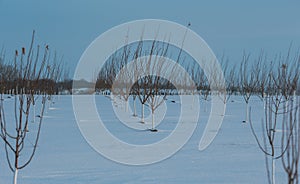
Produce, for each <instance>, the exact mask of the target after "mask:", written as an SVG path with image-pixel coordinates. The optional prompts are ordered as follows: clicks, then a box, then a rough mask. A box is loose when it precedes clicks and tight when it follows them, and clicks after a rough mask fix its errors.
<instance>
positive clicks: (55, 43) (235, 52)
mask: <svg viewBox="0 0 300 184" xmlns="http://www.w3.org/2000/svg"><path fill="white" fill-rule="evenodd" d="M299 8H300V1H296V0H287V1H276V0H275V1H274V0H273V1H271V0H265V1H262V0H252V1H242V0H227V1H216V0H211V1H201V0H172V1H171V0H169V1H168V0H165V1H161V0H151V1H150V0H148V1H143V0H126V1H125V0H124V1H121V0H120V1H117V0H99V1H92V0H72V1H71V0H66V1H62V0H60V1H59V0H51V1H44V0H26V1H20V0H19V1H17V0H0V23H1V24H0V30H1V31H0V33H1V34H0V46H1V47H3V48H4V49H5V50H6V55H7V56H6V57H7V58H9V57H10V56H12V55H13V53H14V50H15V49H16V48H21V47H22V46H28V44H29V41H30V37H31V32H32V30H33V29H35V30H36V32H37V42H38V43H41V44H44V43H45V44H46V43H47V44H49V45H50V47H51V48H52V49H54V50H56V51H57V53H58V54H59V55H61V56H63V59H64V61H65V62H66V63H67V65H68V67H69V68H70V70H71V73H72V72H73V70H74V69H75V67H76V64H77V62H78V60H79V59H80V56H81V54H82V53H83V52H84V50H85V49H86V47H87V46H88V45H89V44H90V43H91V42H92V41H93V40H94V39H95V38H96V37H97V36H99V35H100V34H101V33H103V32H104V31H106V30H108V29H109V28H112V27H114V26H117V25H119V24H121V23H124V22H128V21H132V20H137V19H145V18H155V19H165V20H170V21H174V22H177V23H180V24H183V25H187V24H188V22H191V24H192V26H191V27H190V28H191V29H192V30H193V31H195V32H196V33H198V34H199V35H200V36H201V37H202V38H203V39H204V40H205V41H206V42H207V43H208V45H209V46H210V47H211V48H212V50H213V51H214V52H215V54H216V55H222V54H223V53H224V54H225V55H226V56H227V57H229V59H230V62H231V63H232V64H234V63H237V62H239V60H240V58H241V56H242V54H243V51H244V50H246V51H248V52H251V53H253V54H254V55H255V54H257V53H258V52H259V50H260V49H264V50H265V51H266V52H267V53H268V55H270V56H272V55H274V54H276V53H278V52H286V51H287V49H288V47H289V45H290V43H291V42H293V45H294V47H295V48H298V47H299V46H300V19H299V17H300V12H299Z"/></svg>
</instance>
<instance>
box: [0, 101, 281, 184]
mask: <svg viewBox="0 0 300 184" xmlns="http://www.w3.org/2000/svg"><path fill="white" fill-rule="evenodd" d="M95 98H96V102H97V108H98V109H99V112H100V111H101V113H100V115H101V118H102V120H103V121H104V123H105V124H106V125H107V128H108V130H109V131H110V132H111V133H112V134H114V135H115V136H116V137H118V138H119V139H121V140H123V141H125V142H128V143H132V144H148V143H153V142H156V141H158V140H160V139H162V138H164V137H166V136H167V135H168V134H170V133H171V131H172V129H174V127H175V126H176V122H177V119H178V116H179V114H180V103H179V100H178V98H177V97H172V96H168V97H167V102H166V104H167V106H166V107H167V111H166V115H165V118H164V120H163V121H162V122H161V123H160V124H159V126H158V127H157V129H158V130H159V131H158V132H150V131H136V130H133V129H130V128H128V127H126V126H124V125H123V124H122V123H120V122H119V121H118V118H117V117H116V116H115V115H114V111H113V109H112V106H111V104H112V103H111V100H110V99H109V98H108V97H105V96H100V95H99V96H96V97H95ZM131 100H132V99H131ZM172 101H173V102H172ZM174 101H175V103H174ZM54 102H55V103H54V104H52V105H51V107H50V108H48V110H47V112H46V114H45V119H44V122H43V127H42V134H41V139H40V142H39V146H38V150H37V153H36V155H35V157H34V159H33V161H32V162H31V163H30V165H29V166H28V167H26V168H25V169H23V170H21V171H20V172H19V182H18V183H20V184H99V183H143V184H145V183H238V184H240V183H249V184H250V183H267V177H266V169H265V159H264V155H263V153H262V152H261V151H260V150H259V148H258V146H257V144H256V142H255V139H254V137H253V135H252V133H251V129H250V125H249V123H242V121H243V120H244V117H245V103H244V101H243V98H242V97H240V96H232V97H231V98H230V100H229V102H228V103H227V108H226V115H225V117H224V121H223V124H222V126H221V129H220V131H219V133H218V134H217V136H216V138H215V140H214V141H213V143H212V144H211V145H210V146H209V147H208V148H207V149H205V150H204V151H199V150H198V144H199V141H200V138H201V136H202V133H203V130H204V128H205V126H206V122H207V119H208V115H209V113H210V110H209V109H210V102H208V103H207V104H206V103H205V102H204V100H202V99H201V100H200V104H201V105H200V108H201V109H200V118H199V121H198V125H197V128H196V130H195V132H194V134H193V136H192V137H191V139H190V140H189V141H188V142H187V144H186V145H185V146H184V147H183V148H182V149H181V150H179V151H178V152H177V153H176V154H175V155H173V156H172V157H170V158H168V159H166V160H164V161H161V162H158V163H155V164H150V165H144V166H129V165H123V164H119V163H116V162H114V161H111V160H109V159H106V158H105V157H103V156H102V155H101V154H99V153H98V152H96V151H95V150H94V149H93V148H91V147H90V146H89V144H88V143H87V142H86V141H85V139H84V137H83V136H82V135H81V133H80V130H79V128H78V126H77V123H76V119H75V116H74V113H73V107H72V96H60V97H57V96H56V97H54ZM205 104H206V105H207V107H208V108H207V109H208V110H207V111H205ZM5 105H6V106H13V99H7V98H6V99H5ZM130 106H132V101H130ZM250 106H251V109H252V112H251V114H252V121H253V123H254V124H255V127H256V129H257V132H258V134H259V133H261V130H260V127H261V124H260V121H261V118H262V114H263V106H262V102H261V101H260V100H259V99H258V98H256V97H253V98H252V100H251V102H250ZM8 108H9V107H8ZM85 108H87V109H88V108H89V107H85ZM140 109H141V108H140V106H138V114H140ZM8 113H9V112H8ZM149 113H150V111H149V109H146V114H147V115H149ZM146 126H149V127H151V123H150V122H148V124H146ZM120 154H122V150H120ZM12 175H13V174H12V173H11V172H10V171H9V169H8V165H7V162H6V158H5V154H4V149H3V143H2V142H1V144H0V184H8V183H12V179H13V178H12ZM285 181H286V176H285V173H284V172H283V170H282V168H281V161H280V159H279V160H278V161H277V162H276V182H277V183H286V182H285Z"/></svg>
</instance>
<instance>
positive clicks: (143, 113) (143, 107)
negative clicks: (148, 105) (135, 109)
mask: <svg viewBox="0 0 300 184" xmlns="http://www.w3.org/2000/svg"><path fill="white" fill-rule="evenodd" d="M144 116H145V104H142V123H145V119H144V118H145V117H144Z"/></svg>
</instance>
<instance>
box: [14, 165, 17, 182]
mask: <svg viewBox="0 0 300 184" xmlns="http://www.w3.org/2000/svg"><path fill="white" fill-rule="evenodd" d="M17 181H18V168H16V170H15V172H14V184H17Z"/></svg>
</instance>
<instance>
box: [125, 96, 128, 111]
mask: <svg viewBox="0 0 300 184" xmlns="http://www.w3.org/2000/svg"><path fill="white" fill-rule="evenodd" d="M125 112H128V99H127V100H126V101H125Z"/></svg>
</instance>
